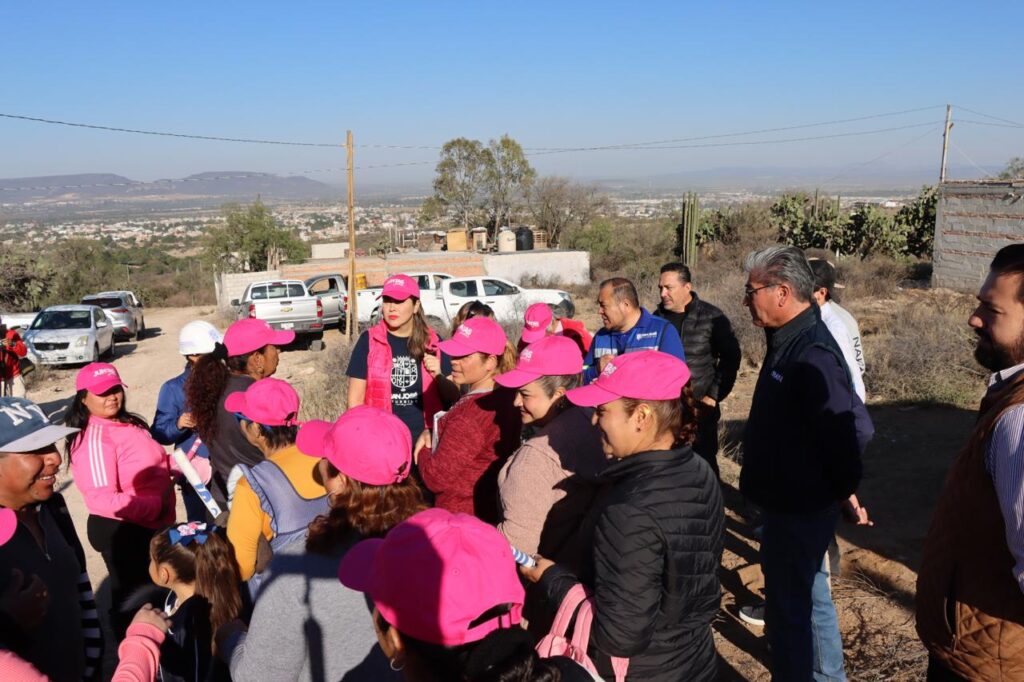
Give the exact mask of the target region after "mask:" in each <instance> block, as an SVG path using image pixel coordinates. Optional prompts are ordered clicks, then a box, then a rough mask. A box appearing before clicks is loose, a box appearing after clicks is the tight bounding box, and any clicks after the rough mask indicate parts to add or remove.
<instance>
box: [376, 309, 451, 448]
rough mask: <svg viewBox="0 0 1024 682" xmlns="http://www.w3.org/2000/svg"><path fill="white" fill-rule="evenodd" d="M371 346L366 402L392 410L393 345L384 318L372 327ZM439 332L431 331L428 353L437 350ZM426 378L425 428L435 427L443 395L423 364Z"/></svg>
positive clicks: (424, 392)
mask: <svg viewBox="0 0 1024 682" xmlns="http://www.w3.org/2000/svg"><path fill="white" fill-rule="evenodd" d="M369 334H370V338H369V342H370V344H369V345H370V347H369V352H368V353H367V356H366V397H365V398H364V399H363V402H364V404H366V405H370V406H371V407H377V408H380V409H382V410H386V411H387V412H391V345H390V344H389V343H388V328H387V324H385V323H384V322H383V321H381V322H380V323H379V324H377V325H374V326H373V327H370V330H369ZM438 340H439V339H438V338H437V334H435V333H434V330H433V329H431V330H430V341H429V342H428V344H427V352H428V353H436V352H437V343H438ZM420 376H421V377H422V378H423V423H424V426H425V427H426V429H427V430H428V431H429V430H432V429H433V428H434V414H435V413H437V412H439V411H440V410H441V396H440V395H439V394H438V392H437V386H435V385H434V377H432V376H430V372H428V371H427V368H426V367H424V366H423V364H422V363H420Z"/></svg>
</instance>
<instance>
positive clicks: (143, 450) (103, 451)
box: [71, 416, 175, 529]
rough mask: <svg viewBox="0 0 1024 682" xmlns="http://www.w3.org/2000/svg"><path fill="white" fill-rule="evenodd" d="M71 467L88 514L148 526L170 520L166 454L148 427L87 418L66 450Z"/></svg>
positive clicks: (171, 493) (171, 496)
mask: <svg viewBox="0 0 1024 682" xmlns="http://www.w3.org/2000/svg"><path fill="white" fill-rule="evenodd" d="M71 471H72V473H74V475H75V483H76V484H77V485H78V489H79V490H80V491H81V492H82V498H83V499H84V500H85V506H86V508H87V509H88V510H89V513H90V514H95V515H96V516H103V517H106V518H108V519H117V520H120V521H130V522H131V523H135V524H138V525H140V526H144V527H146V528H153V529H156V528H164V527H166V526H169V525H171V524H172V523H174V516H175V512H174V489H173V488H172V487H171V471H170V466H169V464H168V457H167V453H166V452H164V449H163V447H162V446H161V445H160V444H159V443H157V442H156V441H155V440H153V437H152V436H150V435H149V431H146V430H145V429H142V428H139V427H138V426H134V425H133V424H122V423H121V422H116V421H111V420H110V419H102V418H100V417H95V416H93V417H90V418H89V425H88V426H86V427H85V429H84V430H83V431H82V433H81V434H79V437H78V439H77V440H76V441H75V445H74V447H72V449H71Z"/></svg>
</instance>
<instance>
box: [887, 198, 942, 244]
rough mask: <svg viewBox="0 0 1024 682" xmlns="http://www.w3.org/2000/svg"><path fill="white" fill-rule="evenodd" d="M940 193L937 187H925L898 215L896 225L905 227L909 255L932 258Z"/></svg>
mask: <svg viewBox="0 0 1024 682" xmlns="http://www.w3.org/2000/svg"><path fill="white" fill-rule="evenodd" d="M938 204H939V193H938V192H937V191H936V188H935V187H929V186H925V187H922V188H921V193H920V194H918V195H917V198H916V199H914V201H913V202H911V203H910V204H908V205H906V206H904V207H903V208H901V209H900V210H899V212H898V213H897V214H896V223H897V224H898V225H901V226H903V229H904V231H905V233H906V239H907V249H906V250H907V254H908V255H911V256H917V257H925V256H930V255H931V253H932V244H933V243H934V241H935V209H936V207H937V206H938Z"/></svg>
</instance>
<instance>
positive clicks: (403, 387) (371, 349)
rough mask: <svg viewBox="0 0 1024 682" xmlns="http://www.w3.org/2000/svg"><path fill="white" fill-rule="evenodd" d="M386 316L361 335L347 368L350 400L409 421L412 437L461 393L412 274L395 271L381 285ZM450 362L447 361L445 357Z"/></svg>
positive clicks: (383, 315)
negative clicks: (440, 354) (440, 351)
mask: <svg viewBox="0 0 1024 682" xmlns="http://www.w3.org/2000/svg"><path fill="white" fill-rule="evenodd" d="M381 298H383V299H384V300H383V303H382V304H381V321H380V323H378V324H377V325H375V326H373V327H371V328H370V329H368V330H367V331H365V332H363V333H362V334H361V335H360V336H359V340H358V341H356V345H355V347H354V348H353V349H352V358H351V360H349V364H348V370H347V371H346V372H345V373H346V374H347V375H348V406H349V407H350V408H352V407H357V406H359V405H370V406H372V407H376V408H379V409H382V410H385V411H387V412H391V413H392V414H394V415H395V416H396V417H398V418H399V419H401V420H402V422H403V423H404V424H405V425H406V426H408V427H409V432H410V434H411V435H412V440H413V442H416V439H417V438H418V437H419V435H420V433H422V432H423V431H424V430H430V429H431V428H433V425H434V414H435V413H437V412H439V411H440V410H441V409H443V403H444V402H454V401H455V400H457V399H458V397H459V390H458V388H457V387H456V386H455V385H454V384H452V382H451V381H449V380H448V379H446V378H445V376H446V375H447V374H448V373H450V372H451V368H450V367H442V360H441V359H440V358H439V357H438V349H437V346H438V338H437V334H435V333H434V330H433V329H431V328H430V327H429V326H427V319H426V318H425V317H424V316H423V308H422V307H421V306H420V288H419V286H418V285H417V284H416V280H414V279H413V278H412V277H409V276H408V275H392V276H391V277H388V279H387V281H385V282H384V289H383V291H381ZM444 364H447V363H444Z"/></svg>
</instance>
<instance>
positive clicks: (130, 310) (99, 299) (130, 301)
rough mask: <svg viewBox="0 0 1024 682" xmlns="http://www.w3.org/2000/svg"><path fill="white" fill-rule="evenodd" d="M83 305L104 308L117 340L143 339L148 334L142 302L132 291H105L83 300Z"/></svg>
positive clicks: (90, 295)
mask: <svg viewBox="0 0 1024 682" xmlns="http://www.w3.org/2000/svg"><path fill="white" fill-rule="evenodd" d="M81 303H82V305H96V306H99V307H100V308H103V312H105V313H106V314H107V318H109V319H110V323H111V324H112V325H113V326H114V337H115V338H116V339H131V338H136V339H141V338H142V337H143V335H145V333H146V318H145V317H144V316H143V314H142V302H141V301H139V299H138V298H136V297H135V294H133V293H132V292H130V291H103V292H100V293H98V294H89V295H88V296H85V297H83V298H82V301H81Z"/></svg>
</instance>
